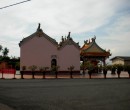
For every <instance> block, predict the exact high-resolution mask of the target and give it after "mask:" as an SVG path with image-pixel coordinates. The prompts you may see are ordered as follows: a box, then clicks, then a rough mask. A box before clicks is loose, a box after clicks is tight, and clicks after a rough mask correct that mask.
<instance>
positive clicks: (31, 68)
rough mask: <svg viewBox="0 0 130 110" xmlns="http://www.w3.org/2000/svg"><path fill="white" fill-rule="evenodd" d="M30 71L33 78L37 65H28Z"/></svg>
mask: <svg viewBox="0 0 130 110" xmlns="http://www.w3.org/2000/svg"><path fill="white" fill-rule="evenodd" d="M28 68H29V69H30V70H31V71H32V77H33V79H34V78H35V77H34V75H35V70H36V69H37V66H36V65H32V66H29V67H28Z"/></svg>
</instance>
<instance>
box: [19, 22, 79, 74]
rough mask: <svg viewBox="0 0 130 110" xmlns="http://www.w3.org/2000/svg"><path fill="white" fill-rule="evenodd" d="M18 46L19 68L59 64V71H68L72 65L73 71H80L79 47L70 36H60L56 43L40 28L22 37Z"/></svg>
mask: <svg viewBox="0 0 130 110" xmlns="http://www.w3.org/2000/svg"><path fill="white" fill-rule="evenodd" d="M19 46H20V68H21V69H22V67H23V66H26V67H27V69H28V67H29V66H32V65H36V66H37V67H49V68H51V67H52V66H59V67H60V68H59V71H61V72H62V71H68V67H70V66H72V65H73V66H74V71H77V72H79V71H80V47H79V45H78V43H75V42H74V41H73V39H72V38H71V37H70V32H69V34H68V36H67V37H65V38H64V37H62V41H61V42H60V43H59V44H58V43H57V42H56V40H55V39H53V38H51V37H49V36H48V35H47V34H45V33H44V32H43V30H42V29H41V28H40V24H39V26H38V28H37V30H36V32H35V33H33V34H32V35H30V36H28V37H26V38H24V39H22V41H20V43H19Z"/></svg>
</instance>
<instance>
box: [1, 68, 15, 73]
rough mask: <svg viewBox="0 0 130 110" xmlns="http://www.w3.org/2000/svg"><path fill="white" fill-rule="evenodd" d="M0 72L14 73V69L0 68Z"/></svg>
mask: <svg viewBox="0 0 130 110" xmlns="http://www.w3.org/2000/svg"><path fill="white" fill-rule="evenodd" d="M0 73H2V74H15V73H16V70H15V69H0Z"/></svg>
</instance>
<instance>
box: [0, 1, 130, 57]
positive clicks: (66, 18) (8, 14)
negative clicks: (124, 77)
mask: <svg viewBox="0 0 130 110" xmlns="http://www.w3.org/2000/svg"><path fill="white" fill-rule="evenodd" d="M15 2H16V3H17V2H21V0H13V1H8V0H4V1H2V2H1V4H0V6H1V7H2V6H6V5H8V4H13V3H15ZM129 4H130V1H129V0H109V1H106V0H51V1H50V0H31V1H30V2H26V3H24V4H20V5H17V6H13V7H10V8H6V9H3V10H0V18H1V21H0V22H1V25H0V32H1V36H2V37H1V40H3V41H5V42H8V45H7V43H4V42H1V41H0V43H2V44H3V45H5V46H7V47H8V48H9V49H10V55H14V56H19V47H18V45H16V44H18V43H19V41H20V40H21V39H22V38H23V37H26V36H28V35H30V34H32V33H33V32H35V31H36V29H37V26H38V25H37V24H38V23H39V22H40V23H41V27H42V29H43V31H44V32H45V33H46V34H48V35H49V36H51V37H53V38H55V39H56V40H58V41H59V40H60V39H61V36H62V35H64V36H65V35H67V34H68V32H69V31H71V32H72V37H73V39H74V40H75V41H76V42H78V41H79V42H80V45H82V44H83V41H84V40H86V39H88V38H89V37H91V36H94V35H97V36H98V37H97V42H99V44H101V46H103V47H105V48H110V49H111V48H112V47H114V45H118V47H120V48H121V46H122V45H123V44H124V45H125V47H126V44H127V43H126V44H125V43H124V42H127V41H125V40H123V38H125V39H129V38H128V34H129V27H130V24H129V23H128V19H129V14H128V12H127V11H128V10H129V7H130V5H129ZM116 17H117V18H116ZM126 27H127V28H126ZM119 36H120V37H121V36H123V37H121V40H119ZM114 41H118V42H120V43H121V42H122V45H121V44H120V43H118V42H116V43H115V44H114V43H113V46H112V45H110V43H111V42H114ZM118 50H119V48H117V47H115V48H113V50H112V53H114V55H117V54H120V52H118ZM125 50H126V49H125ZM124 53H126V52H124ZM127 54H128V53H127Z"/></svg>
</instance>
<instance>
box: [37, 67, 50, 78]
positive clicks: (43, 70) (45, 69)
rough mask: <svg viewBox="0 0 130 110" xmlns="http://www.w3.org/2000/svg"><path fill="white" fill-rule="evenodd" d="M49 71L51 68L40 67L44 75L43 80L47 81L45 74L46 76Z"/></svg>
mask: <svg viewBox="0 0 130 110" xmlns="http://www.w3.org/2000/svg"><path fill="white" fill-rule="evenodd" d="M48 69H49V67H40V68H39V70H40V71H41V72H42V74H43V79H45V74H46V71H47V70H48Z"/></svg>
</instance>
